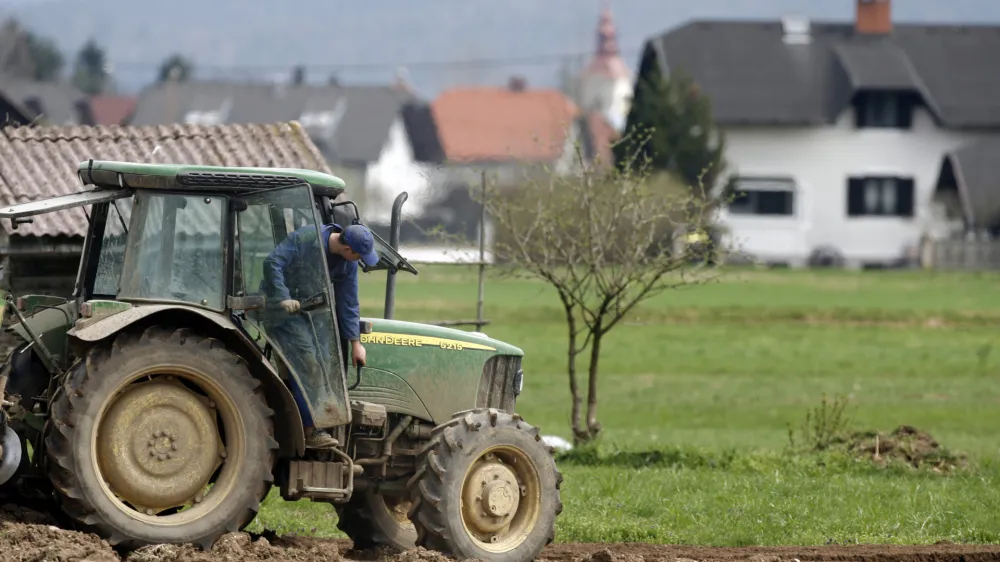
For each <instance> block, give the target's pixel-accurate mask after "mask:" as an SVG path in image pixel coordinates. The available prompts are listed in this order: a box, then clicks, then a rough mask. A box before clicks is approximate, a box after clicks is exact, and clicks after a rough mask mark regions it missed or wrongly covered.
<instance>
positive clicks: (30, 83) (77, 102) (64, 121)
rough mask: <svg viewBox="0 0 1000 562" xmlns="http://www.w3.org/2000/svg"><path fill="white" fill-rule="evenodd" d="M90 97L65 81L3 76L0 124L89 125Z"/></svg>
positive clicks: (91, 118)
mask: <svg viewBox="0 0 1000 562" xmlns="http://www.w3.org/2000/svg"><path fill="white" fill-rule="evenodd" d="M90 109H91V108H90V98H89V97H88V96H87V94H85V93H83V92H81V91H80V90H78V89H77V88H75V87H73V86H72V85H71V84H69V83H66V82H38V81H35V80H28V79H24V78H17V77H14V76H10V75H2V74H0V110H3V111H4V112H5V113H6V119H3V117H4V116H3V115H0V124H2V123H4V122H5V121H6V123H7V124H12V123H13V124H22V125H26V124H29V123H35V124H46V125H90V124H93V123H94V120H93V117H92V116H91V112H90Z"/></svg>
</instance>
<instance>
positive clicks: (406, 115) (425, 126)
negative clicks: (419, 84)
mask: <svg viewBox="0 0 1000 562" xmlns="http://www.w3.org/2000/svg"><path fill="white" fill-rule="evenodd" d="M403 125H404V126H405V127H406V134H407V136H409V138H410V145H411V146H412V147H413V158H414V159H415V160H416V161H417V162H427V163H430V164H441V163H442V162H444V149H443V148H442V147H441V139H440V138H439V137H438V131H437V124H436V123H435V122H434V114H433V113H432V112H431V106H430V104H426V103H423V102H411V103H407V104H405V105H404V106H403Z"/></svg>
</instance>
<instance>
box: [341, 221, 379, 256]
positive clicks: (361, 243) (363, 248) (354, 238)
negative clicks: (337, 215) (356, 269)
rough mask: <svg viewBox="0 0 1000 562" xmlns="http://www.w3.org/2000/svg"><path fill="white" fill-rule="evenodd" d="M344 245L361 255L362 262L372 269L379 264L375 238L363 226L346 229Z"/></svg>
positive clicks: (358, 225)
mask: <svg viewBox="0 0 1000 562" xmlns="http://www.w3.org/2000/svg"><path fill="white" fill-rule="evenodd" d="M344 243H345V244H347V245H348V246H349V247H350V248H351V249H352V250H354V251H355V252H357V253H358V254H360V255H361V261H363V262H365V265H367V266H368V267H372V266H374V265H375V264H377V263H378V260H379V257H378V254H376V253H375V238H374V237H372V231H370V230H368V227H366V226H364V225H361V224H352V225H351V226H348V227H347V228H345V229H344Z"/></svg>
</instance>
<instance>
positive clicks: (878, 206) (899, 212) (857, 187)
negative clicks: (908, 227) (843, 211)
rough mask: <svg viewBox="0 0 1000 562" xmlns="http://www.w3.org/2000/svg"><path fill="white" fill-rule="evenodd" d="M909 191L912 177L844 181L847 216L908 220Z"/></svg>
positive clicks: (912, 186) (911, 188)
mask: <svg viewBox="0 0 1000 562" xmlns="http://www.w3.org/2000/svg"><path fill="white" fill-rule="evenodd" d="M913 191H914V184H913V179H912V178H899V177H854V178H848V180H847V216H849V217H912V216H913Z"/></svg>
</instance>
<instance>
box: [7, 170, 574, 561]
mask: <svg viewBox="0 0 1000 562" xmlns="http://www.w3.org/2000/svg"><path fill="white" fill-rule="evenodd" d="M78 175H79V177H80V180H81V183H82V184H83V186H84V187H85V189H84V190H82V191H80V192H78V193H74V194H71V195H66V196H62V197H55V198H52V199H48V200H44V201H36V202H30V203H24V204H20V205H15V206H12V207H7V208H2V209H0V219H4V218H6V219H9V220H11V222H12V224H13V225H14V226H13V228H17V225H18V224H20V223H24V222H31V221H32V220H33V219H32V218H31V216H33V215H39V214H42V213H49V212H54V211H60V210H65V209H70V208H74V207H86V206H89V207H90V208H89V212H87V219H88V222H89V228H88V232H87V235H86V238H85V239H84V245H83V251H82V255H81V260H80V266H79V270H78V273H77V277H76V285H75V289H74V291H73V294H72V295H71V297H70V298H69V299H65V298H57V297H53V296H45V295H23V296H20V297H17V298H14V296H12V295H9V294H7V293H2V294H0V297H2V298H3V299H4V303H3V305H0V321H2V319H3V313H6V314H7V318H8V319H10V320H16V321H14V322H13V323H12V324H11V325H10V326H8V327H7V328H6V330H7V331H9V332H13V333H15V334H17V335H18V336H19V337H20V338H21V339H22V340H23V343H22V344H21V345H19V346H18V347H16V348H15V349H14V350H13V351H12V352H11V353H10V355H9V356H8V357H7V359H6V363H5V364H4V365H3V367H2V370H0V389H2V390H3V391H4V392H3V394H2V395H0V396H2V397H3V403H2V406H3V408H2V411H0V438H2V439H0V441H2V452H0V493H4V494H10V495H12V496H15V497H18V498H28V499H29V501H37V500H38V499H44V498H51V499H53V500H54V501H55V502H57V503H58V504H59V506H61V508H62V509H61V511H62V512H63V513H64V514H65V517H66V518H68V519H69V520H70V521H71V522H72V523H73V524H74V525H76V526H78V527H79V528H81V529H82V530H85V531H90V532H94V533H96V534H98V535H99V536H101V537H103V538H105V539H106V540H108V541H109V542H110V543H111V544H113V545H118V546H119V547H121V548H125V549H131V548H136V547H140V546H143V545H147V544H157V543H194V544H198V545H201V546H202V547H204V548H208V547H210V546H211V545H212V544H213V543H214V541H215V540H216V539H217V538H218V537H219V536H221V535H223V534H225V533H228V532H235V531H238V530H240V529H242V528H244V527H245V526H246V525H247V524H249V523H250V522H251V521H252V520H253V519H254V517H255V515H256V514H257V512H258V510H259V508H260V503H261V502H262V501H263V500H264V499H265V497H266V496H267V495H268V493H269V491H270V490H271V487H272V486H274V485H277V486H278V487H279V489H280V493H281V496H282V497H283V498H284V499H285V500H287V501H295V500H299V499H302V498H308V499H310V500H312V501H321V502H328V503H331V504H333V505H334V506H335V508H336V510H337V513H338V515H339V519H340V523H339V526H340V529H342V530H343V531H344V532H345V533H346V534H347V535H348V536H349V537H351V539H353V541H354V543H355V547H356V548H361V549H367V548H373V547H378V546H383V547H393V548H396V549H409V548H413V547H415V546H423V547H425V548H428V549H432V550H437V551H440V552H443V553H445V554H449V555H451V556H454V557H456V558H458V559H467V558H480V559H486V560H504V561H520V560H532V559H534V558H535V557H536V556H537V555H538V554H539V552H540V551H541V549H542V548H543V547H544V546H545V545H546V544H548V543H550V542H551V541H552V539H553V536H554V532H555V520H556V518H557V516H558V515H559V513H560V512H561V510H562V503H561V500H560V494H559V487H560V484H561V482H562V476H561V474H560V473H559V471H558V470H557V468H556V465H555V462H554V459H553V455H552V453H553V450H552V448H551V447H549V446H548V445H546V444H545V443H544V442H543V441H542V440H541V436H540V434H539V431H538V428H536V427H533V426H532V425H530V424H529V423H527V422H526V421H524V420H523V419H522V418H521V417H520V416H519V415H518V414H517V413H515V405H516V400H517V397H518V395H519V394H520V392H521V388H522V381H523V371H522V369H521V360H522V356H523V353H522V351H521V350H520V349H518V348H517V347H514V346H512V345H510V344H507V343H504V342H501V341H497V340H495V339H492V338H489V337H487V336H486V335H484V334H481V333H478V332H466V331H463V330H457V329H451V328H444V327H439V326H433V325H426V324H418V323H412V322H403V321H399V320H393V319H392V309H393V299H394V294H395V275H396V273H397V272H398V271H408V272H410V273H413V274H416V270H415V269H414V268H413V267H412V265H410V264H409V263H408V262H407V261H406V260H405V259H404V258H402V257H401V256H400V255H399V254H398V253H397V251H396V246H397V243H396V241H397V240H398V236H399V217H400V208H401V206H402V204H403V202H404V201H405V199H406V194H405V193H402V194H400V196H399V197H398V198H397V199H396V202H395V204H394V205H393V212H392V225H391V234H390V237H389V238H390V241H391V242H390V243H386V242H385V241H384V240H383V239H382V238H380V237H378V236H376V237H375V240H376V249H377V252H378V254H379V257H380V261H379V263H378V264H377V265H376V266H374V267H372V268H368V269H367V270H368V271H370V270H385V271H387V275H388V278H387V283H386V305H385V315H384V316H385V317H384V318H362V320H361V326H360V328H361V334H362V335H361V340H362V343H363V344H364V345H365V347H366V350H367V364H366V365H365V366H364V367H359V368H358V369H357V370H356V371H355V370H354V369H353V368H351V367H350V365H351V364H352V363H351V361H350V359H346V355H347V354H346V353H344V352H343V350H342V349H341V347H342V346H341V343H340V339H339V337H336V336H334V335H331V334H336V322H337V316H336V315H335V313H334V310H335V306H336V303H335V294H334V291H333V288H332V284H331V282H330V279H329V276H328V275H327V274H326V271H327V268H326V266H325V264H326V257H325V252H323V251H321V249H320V247H319V245H318V244H315V245H314V246H313V247H314V249H315V253H314V254H313V255H312V256H310V258H309V259H310V260H315V264H321V266H320V267H316V268H315V271H316V278H315V279H313V280H312V281H313V282H314V284H313V285H312V286H314V287H320V288H321V289H320V290H319V291H318V293H316V294H313V295H308V297H309V298H306V297H307V296H305V295H304V296H302V306H301V308H300V309H299V310H297V311H295V312H292V313H289V312H286V311H285V309H283V308H281V307H280V306H277V303H275V302H274V301H275V300H277V299H275V298H272V297H269V296H268V295H267V294H266V291H264V290H262V288H261V287H263V286H264V285H263V283H262V280H263V279H264V277H266V260H267V259H268V256H269V255H270V254H271V252H272V251H273V250H274V249H275V248H276V247H277V246H278V245H279V244H280V243H281V242H282V241H283V240H285V238H286V237H287V236H288V235H289V233H291V232H292V231H294V230H298V229H302V228H305V227H312V228H314V229H318V228H319V227H320V225H321V224H328V223H331V222H335V221H339V224H343V223H344V222H345V221H352V222H356V223H360V217H359V215H358V210H357V206H356V205H354V204H353V203H352V202H350V201H342V202H337V198H338V196H340V195H341V194H342V193H343V192H344V188H345V186H344V182H343V181H342V180H341V179H340V178H337V177H334V176H331V175H328V174H323V173H318V172H315V171H310V170H301V169H285V168H226V167H206V166H185V165H159V164H138V163H128V162H111V161H95V160H89V161H85V162H82V163H81V164H80V166H79V168H78ZM85 211H86V209H85ZM338 216H340V217H347V218H338ZM314 238H316V237H314ZM303 251H305V250H303ZM359 267H361V266H359ZM360 282H362V283H364V282H365V281H364V280H363V279H362V280H361V281H360ZM292 314H297V315H301V316H302V317H304V318H305V320H306V324H307V325H308V326H309V327H310V330H309V333H310V337H312V338H313V343H314V344H317V345H316V346H315V347H313V348H311V349H315V350H318V351H315V353H313V354H312V356H311V357H309V358H307V359H308V360H306V361H301V360H296V359H302V358H301V357H297V356H295V355H294V354H296V353H300V351H301V348H298V347H296V348H289V346H288V345H283V344H281V343H280V342H279V341H278V339H279V338H275V337H272V336H273V332H274V330H276V329H277V328H275V326H277V325H279V324H276V323H280V321H281V315H285V317H286V318H287V317H288V316H290V315H292ZM318 344H322V345H318ZM345 359H346V361H345ZM294 385H297V387H298V388H299V389H301V391H302V392H301V396H302V397H303V398H302V401H304V402H305V407H307V408H308V413H309V414H310V415H311V417H312V420H313V422H314V423H315V426H316V427H320V428H332V430H330V433H331V436H332V437H333V438H334V439H335V440H336V444H335V445H334V446H333V447H329V448H325V449H311V448H307V447H306V440H305V432H304V427H303V416H302V414H301V412H300V409H299V408H301V407H303V406H302V405H301V404H299V405H297V403H296V397H295V396H293V393H292V391H291V390H290V388H292V387H293V386H294ZM29 447H30V451H31V454H30V455H29Z"/></svg>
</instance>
